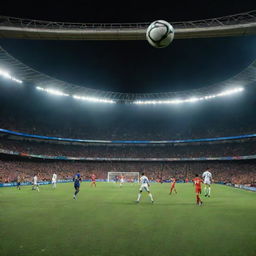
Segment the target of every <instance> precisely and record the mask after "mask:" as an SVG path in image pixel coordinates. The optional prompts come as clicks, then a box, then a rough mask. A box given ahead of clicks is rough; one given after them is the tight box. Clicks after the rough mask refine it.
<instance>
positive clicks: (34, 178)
mask: <svg viewBox="0 0 256 256" xmlns="http://www.w3.org/2000/svg"><path fill="white" fill-rule="evenodd" d="M33 184H34V185H37V176H36V175H35V176H34V177H33Z"/></svg>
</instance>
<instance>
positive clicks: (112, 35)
mask: <svg viewBox="0 0 256 256" xmlns="http://www.w3.org/2000/svg"><path fill="white" fill-rule="evenodd" d="M171 23H172V25H173V26H174V29H175V38H200V37H220V36H238V35H249V34H256V10H255V11H250V12H247V13H240V14H235V15H229V16H225V17H220V18H213V19H206V20H197V21H185V22H171ZM148 25H149V23H130V24H129V23H112V24H110V23H101V24H93V23H81V24H79V23H65V22H50V21H38V20H28V19H19V18H11V17H4V16H0V38H25V39H54V40H56V39H59V40H142V39H143V40H145V30H146V28H147V26H148ZM0 69H2V70H6V71H8V73H11V76H12V77H13V78H14V79H13V80H15V79H17V81H18V80H21V81H23V82H24V83H30V84H32V85H34V86H35V87H37V88H39V89H41V90H44V91H46V92H50V90H52V92H56V94H57V93H58V91H59V92H61V93H59V95H61V94H62V95H64V96H67V95H68V96H73V97H74V98H77V99H86V97H89V98H91V99H99V100H100V101H104V100H106V101H110V103H112V101H113V102H116V103H136V102H141V101H148V102H150V101H169V100H172V101H180V100H184V99H188V100H187V101H188V102H189V100H190V99H191V101H192V100H193V99H195V97H196V99H200V97H201V98H204V99H205V98H207V97H208V98H211V97H209V96H210V95H215V96H216V95H217V96H218V94H222V93H223V92H226V91H229V90H232V89H234V88H244V87H246V86H248V85H250V84H252V83H254V82H256V76H255V74H256V61H254V62H253V63H252V64H251V65H249V66H248V67H247V68H246V69H244V70H243V71H241V72H240V73H239V74H237V75H235V76H234V77H231V78H229V79H227V80H225V81H222V82H219V83H216V84H213V85H211V86H207V87H204V86H203V85H198V86H197V88H199V89H193V90H185V91H177V92H163V93H120V92H111V91H103V90H97V89H92V88H88V87H87V86H86V84H84V85H76V84H73V83H69V82H65V81H62V80H59V79H56V78H54V77H51V76H49V75H46V74H43V73H41V72H39V71H37V70H35V69H33V68H31V67H29V66H27V65H25V64H24V63H22V62H20V61H19V60H17V59H16V58H14V57H13V56H11V55H10V54H9V53H8V52H7V51H5V50H4V49H3V48H1V47H0ZM47 90H48V91H47ZM54 90H55V91H54Z"/></svg>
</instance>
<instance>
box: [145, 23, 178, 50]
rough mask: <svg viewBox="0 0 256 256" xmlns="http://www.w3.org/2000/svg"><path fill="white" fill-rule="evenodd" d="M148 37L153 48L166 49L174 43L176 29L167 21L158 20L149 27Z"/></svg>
mask: <svg viewBox="0 0 256 256" xmlns="http://www.w3.org/2000/svg"><path fill="white" fill-rule="evenodd" d="M146 37H147V40H148V42H149V43H150V44H151V45H152V46H154V47H156V48H164V47H166V46H168V45H169V44H170V43H171V42H172V40H173V38H174V29H173V27H172V25H171V24H170V23H168V22H167V21H165V20H156V21H154V22H152V23H151V24H150V25H149V26H148V28H147V32H146Z"/></svg>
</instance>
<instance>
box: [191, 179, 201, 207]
mask: <svg viewBox="0 0 256 256" xmlns="http://www.w3.org/2000/svg"><path fill="white" fill-rule="evenodd" d="M202 182H203V180H202V179H201V178H199V177H198V174H196V177H195V178H194V179H193V185H194V186H195V191H196V204H197V205H202V204H203V202H202V200H201V198H200V194H201V183H202Z"/></svg>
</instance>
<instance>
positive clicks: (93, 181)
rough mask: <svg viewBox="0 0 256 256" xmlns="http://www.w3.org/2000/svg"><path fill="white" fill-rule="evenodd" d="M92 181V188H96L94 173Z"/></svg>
mask: <svg viewBox="0 0 256 256" xmlns="http://www.w3.org/2000/svg"><path fill="white" fill-rule="evenodd" d="M91 179H92V182H91V187H92V186H94V187H95V188H96V175H95V174H94V173H93V174H92V176H91Z"/></svg>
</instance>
